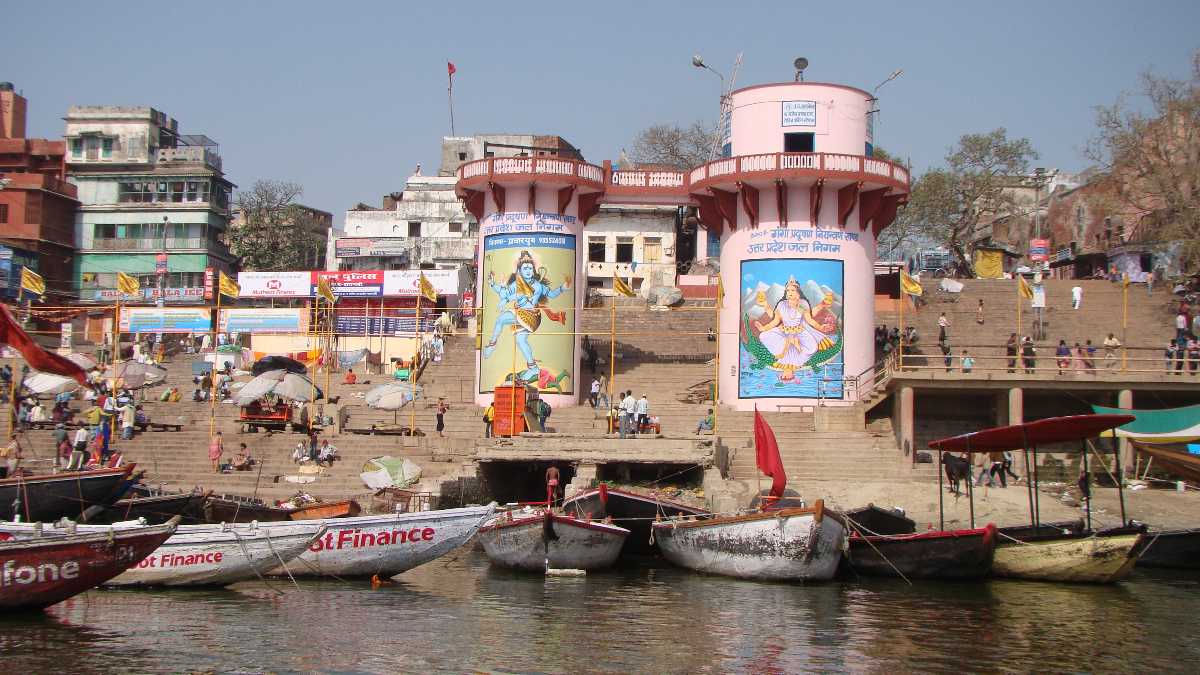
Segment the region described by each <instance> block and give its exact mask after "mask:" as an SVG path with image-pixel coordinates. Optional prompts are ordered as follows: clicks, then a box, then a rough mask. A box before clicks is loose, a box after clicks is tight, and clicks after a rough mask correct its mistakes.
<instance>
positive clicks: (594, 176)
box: [458, 152, 909, 193]
mask: <svg viewBox="0 0 1200 675" xmlns="http://www.w3.org/2000/svg"><path fill="white" fill-rule="evenodd" d="M789 170H801V171H817V172H824V173H830V174H839V173H844V174H861V175H864V176H868V177H869V176H879V177H880V178H884V179H888V180H893V181H896V182H898V183H902V184H905V185H907V184H908V182H909V173H908V170H907V169H905V168H904V167H902V166H899V165H897V164H893V163H892V162H889V161H886V160H882V159H874V158H871V157H865V156H863V155H846V154H838V153H828V152H769V153H762V154H756V155H739V156H737V157H727V158H724V159H718V160H715V161H712V162H709V163H707V164H704V165H702V166H698V167H696V168H695V169H692V170H691V171H686V172H685V171H629V170H615V171H614V170H607V169H606V168H602V167H599V166H596V165H594V164H588V163H586V162H580V161H578V160H573V159H563V158H559V157H489V158H487V159H481V160H476V161H474V162H468V163H466V164H463V165H462V166H461V167H459V169H458V176H459V178H460V179H471V178H477V177H479V176H503V175H518V174H520V175H530V174H532V175H538V174H543V175H551V176H575V177H578V178H581V179H583V180H586V181H591V182H594V183H601V184H605V185H607V186H609V187H612V188H616V189H617V190H622V189H628V190H632V191H635V192H636V191H638V190H642V189H644V190H647V191H661V192H673V191H678V192H680V193H686V192H687V191H688V190H689V189H690V188H691V186H692V185H694V184H696V183H699V182H702V181H705V180H711V179H714V178H720V177H721V176H730V175H739V176H743V175H749V176H753V174H755V173H771V172H776V171H789Z"/></svg>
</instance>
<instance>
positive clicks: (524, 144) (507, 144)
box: [438, 134, 583, 176]
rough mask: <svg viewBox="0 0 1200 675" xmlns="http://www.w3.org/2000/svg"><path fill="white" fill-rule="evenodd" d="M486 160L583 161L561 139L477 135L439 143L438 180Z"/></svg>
mask: <svg viewBox="0 0 1200 675" xmlns="http://www.w3.org/2000/svg"><path fill="white" fill-rule="evenodd" d="M486 157H562V158H564V159H578V160H580V161H582V160H583V153H581V152H580V151H579V149H578V148H576V147H575V146H574V145H572V144H571V143H569V142H568V141H567V140H566V139H565V138H563V137H562V136H539V135H537V134H477V135H475V136H447V137H445V138H443V139H442V164H441V166H440V167H439V168H438V175H439V176H453V175H455V172H456V171H458V167H460V166H462V165H463V164H465V163H467V162H473V161H475V160H477V159H484V158H486Z"/></svg>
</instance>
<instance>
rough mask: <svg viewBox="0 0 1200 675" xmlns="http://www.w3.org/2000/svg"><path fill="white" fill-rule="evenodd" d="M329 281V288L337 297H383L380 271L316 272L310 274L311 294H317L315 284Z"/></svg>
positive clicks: (381, 272) (381, 273)
mask: <svg viewBox="0 0 1200 675" xmlns="http://www.w3.org/2000/svg"><path fill="white" fill-rule="evenodd" d="M321 279H328V280H329V287H330V288H331V289H332V290H333V293H334V295H336V296H338V297H351V298H353V297H357V298H378V297H382V296H383V271H382V270H367V271H356V270H340V271H332V270H331V271H316V272H313V273H312V292H313V294H314V295H315V294H316V292H317V283H318V282H319V281H320V280H321Z"/></svg>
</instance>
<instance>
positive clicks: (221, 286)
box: [217, 272, 242, 298]
mask: <svg viewBox="0 0 1200 675" xmlns="http://www.w3.org/2000/svg"><path fill="white" fill-rule="evenodd" d="M220 274H221V276H220V282H219V283H218V284H217V290H218V292H220V294H221V295H224V296H226V297H229V298H236V297H238V296H239V295H241V293H242V289H241V288H240V287H239V286H238V283H237V282H236V281H234V280H233V279H232V278H230V277H229V276H228V275H227V274H225V273H224V272H221V273H220Z"/></svg>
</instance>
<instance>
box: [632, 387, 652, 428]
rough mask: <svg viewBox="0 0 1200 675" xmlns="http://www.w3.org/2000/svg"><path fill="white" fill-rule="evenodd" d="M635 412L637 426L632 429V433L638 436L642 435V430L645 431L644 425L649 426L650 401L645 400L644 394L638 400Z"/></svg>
mask: <svg viewBox="0 0 1200 675" xmlns="http://www.w3.org/2000/svg"><path fill="white" fill-rule="evenodd" d="M636 410H637V426H636V427H634V433H639V434H640V433H642V429H645V428H646V425H648V424H650V400H649V399H647V398H646V395H645V394H642V397H641V398H639V399H638V402H637V408H636Z"/></svg>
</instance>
